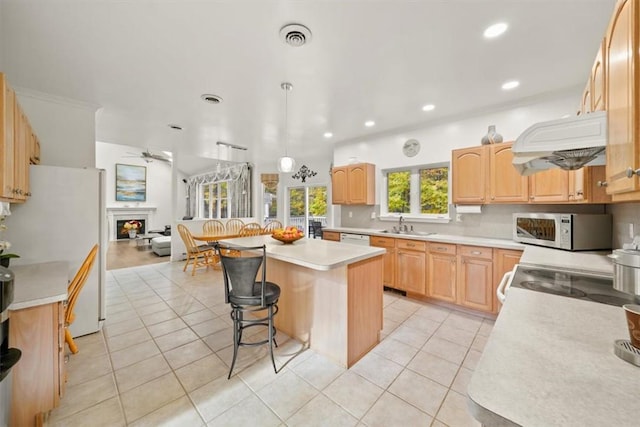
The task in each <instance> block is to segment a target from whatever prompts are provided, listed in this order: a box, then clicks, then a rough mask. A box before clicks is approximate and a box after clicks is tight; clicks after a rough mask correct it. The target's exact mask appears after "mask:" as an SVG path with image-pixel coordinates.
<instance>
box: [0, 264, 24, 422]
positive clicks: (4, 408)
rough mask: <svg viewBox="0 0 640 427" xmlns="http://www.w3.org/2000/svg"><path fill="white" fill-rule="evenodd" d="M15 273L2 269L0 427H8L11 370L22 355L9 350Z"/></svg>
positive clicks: (0, 295)
mask: <svg viewBox="0 0 640 427" xmlns="http://www.w3.org/2000/svg"><path fill="white" fill-rule="evenodd" d="M13 279H14V277H13V273H12V272H11V270H8V269H6V268H4V267H0V427H7V426H8V425H9V422H10V415H11V414H10V410H11V368H13V366H14V365H15V364H16V363H18V360H20V357H21V355H22V353H21V352H20V350H18V349H16V348H9V321H10V319H9V306H10V305H11V303H12V302H13Z"/></svg>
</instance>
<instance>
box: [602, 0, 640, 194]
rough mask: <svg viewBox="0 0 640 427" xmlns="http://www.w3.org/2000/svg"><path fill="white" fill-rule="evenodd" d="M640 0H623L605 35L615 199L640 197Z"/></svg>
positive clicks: (611, 184) (609, 168) (609, 148)
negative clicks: (639, 84) (638, 173)
mask: <svg viewBox="0 0 640 427" xmlns="http://www.w3.org/2000/svg"><path fill="white" fill-rule="evenodd" d="M639 14H640V0H619V1H618V3H617V4H616V8H615V10H614V13H613V17H612V18H611V21H610V22H609V29H608V31H607V34H606V39H605V52H604V58H605V67H606V75H605V82H606V84H605V91H606V93H605V98H606V100H607V101H606V104H607V105H606V107H607V120H608V126H607V128H608V135H607V137H608V140H607V179H606V182H607V193H608V194H612V195H613V197H612V200H613V201H623V200H640V181H639V178H638V176H637V175H636V174H635V173H634V172H635V171H637V170H638V169H639V168H640V157H639V154H640V129H639V128H638V126H639V123H638V112H639V111H640V110H639V108H640V105H639V91H640V88H639V87H638V79H640V69H639V68H638V67H639V66H640V61H639V56H640V53H639V52H638V50H639V49H640V43H639V40H638V37H639V35H638V27H639V25H640V16H639Z"/></svg>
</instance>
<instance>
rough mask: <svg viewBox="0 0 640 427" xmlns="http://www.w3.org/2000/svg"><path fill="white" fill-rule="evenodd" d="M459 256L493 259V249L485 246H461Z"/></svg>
mask: <svg viewBox="0 0 640 427" xmlns="http://www.w3.org/2000/svg"><path fill="white" fill-rule="evenodd" d="M458 250H459V252H458V253H459V254H460V255H462V256H464V257H470V258H483V259H493V249H492V248H485V247H483V246H460V247H459V249H458Z"/></svg>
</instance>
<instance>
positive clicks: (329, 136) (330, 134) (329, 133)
mask: <svg viewBox="0 0 640 427" xmlns="http://www.w3.org/2000/svg"><path fill="white" fill-rule="evenodd" d="M332 136H333V134H332V133H331V132H325V133H324V137H325V138H331V137H332Z"/></svg>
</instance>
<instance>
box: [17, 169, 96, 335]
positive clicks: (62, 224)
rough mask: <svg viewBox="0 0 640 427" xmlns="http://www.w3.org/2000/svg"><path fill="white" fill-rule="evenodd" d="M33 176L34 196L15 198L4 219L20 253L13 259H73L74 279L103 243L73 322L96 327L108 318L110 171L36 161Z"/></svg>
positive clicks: (76, 327) (74, 329)
mask: <svg viewBox="0 0 640 427" xmlns="http://www.w3.org/2000/svg"><path fill="white" fill-rule="evenodd" d="M29 181H30V191H31V194H32V195H31V197H30V198H29V199H28V200H27V201H26V202H25V203H22V204H18V203H15V204H12V205H11V215H10V216H8V217H7V219H6V221H5V223H6V225H7V230H6V231H5V237H7V240H9V241H10V242H11V244H12V246H11V252H12V253H17V254H18V255H20V258H15V259H12V260H11V264H16V265H19V264H33V263H40V262H47V261H68V263H69V279H71V278H73V276H74V275H75V273H76V272H77V271H78V268H79V267H80V265H81V264H82V262H83V261H84V259H85V258H86V256H87V255H88V254H89V251H90V250H91V248H92V247H93V245H95V244H96V243H98V244H99V245H100V248H99V251H98V255H97V258H96V260H95V262H94V265H93V268H92V270H91V274H90V275H89V277H88V278H87V281H86V283H85V285H84V287H83V288H82V290H81V292H80V295H79V296H78V300H77V302H76V307H75V314H76V319H75V321H74V322H73V324H72V325H71V326H70V327H69V329H70V331H71V334H72V335H73V336H74V337H77V336H82V335H87V334H90V333H93V332H97V331H98V330H99V329H100V328H101V327H102V323H103V321H104V318H105V280H106V278H105V276H106V270H105V269H106V253H107V245H108V239H107V230H106V229H107V226H106V224H107V218H106V209H105V171H104V170H103V169H93V168H92V169H80V168H66V167H59V166H43V165H32V166H30V171H29ZM16 286H20V284H19V283H16Z"/></svg>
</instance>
